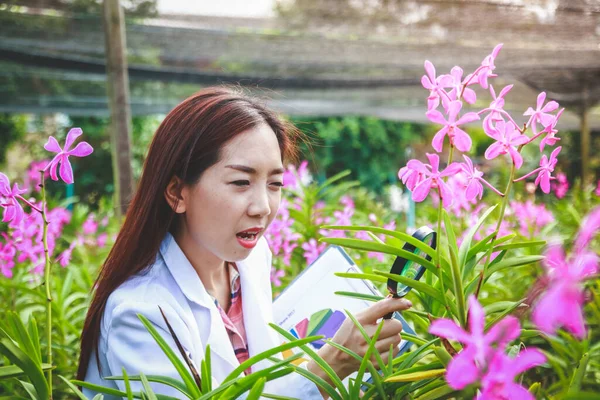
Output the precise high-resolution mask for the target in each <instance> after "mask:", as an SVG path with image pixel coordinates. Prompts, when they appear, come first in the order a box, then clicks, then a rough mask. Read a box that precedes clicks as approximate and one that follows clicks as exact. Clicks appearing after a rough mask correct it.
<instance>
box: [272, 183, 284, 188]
mask: <svg viewBox="0 0 600 400" xmlns="http://www.w3.org/2000/svg"><path fill="white" fill-rule="evenodd" d="M271 185H273V186H277V187H278V188H280V187H283V182H273V183H271Z"/></svg>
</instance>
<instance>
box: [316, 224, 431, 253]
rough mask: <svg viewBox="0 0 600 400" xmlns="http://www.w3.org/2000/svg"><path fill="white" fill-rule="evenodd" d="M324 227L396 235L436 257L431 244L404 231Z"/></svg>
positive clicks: (356, 227) (344, 226) (364, 227)
mask: <svg viewBox="0 0 600 400" xmlns="http://www.w3.org/2000/svg"><path fill="white" fill-rule="evenodd" d="M321 228H322V229H335V230H340V231H367V232H371V233H379V234H384V235H387V236H391V237H394V238H396V239H399V240H401V241H403V242H406V243H410V244H412V245H413V246H415V247H416V248H417V249H419V250H421V251H422V252H423V253H425V254H427V255H428V256H430V257H431V258H434V257H436V251H435V249H433V248H432V247H431V246H428V245H427V244H426V243H424V242H422V241H420V240H419V239H416V238H414V237H413V236H412V235H409V234H407V233H404V232H398V231H393V230H389V229H385V228H380V227H378V226H347V225H323V226H321Z"/></svg>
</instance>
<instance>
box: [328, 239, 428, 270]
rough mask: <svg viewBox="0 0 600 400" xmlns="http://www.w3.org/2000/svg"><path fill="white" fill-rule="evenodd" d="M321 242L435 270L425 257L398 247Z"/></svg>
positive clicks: (364, 242)
mask: <svg viewBox="0 0 600 400" xmlns="http://www.w3.org/2000/svg"><path fill="white" fill-rule="evenodd" d="M319 241H320V242H324V243H330V244H336V245H338V246H343V247H348V248H350V249H355V250H365V251H375V252H377V253H384V254H391V255H394V256H397V257H403V258H406V259H407V260H410V261H413V262H416V263H417V264H420V265H423V266H425V265H429V266H430V267H434V268H435V264H433V263H432V262H431V261H428V260H427V259H426V258H425V257H421V256H419V255H417V254H415V253H413V252H410V251H406V250H403V249H401V248H398V247H394V246H390V245H389V244H382V243H377V242H373V241H370V240H361V239H347V238H328V237H324V238H321V239H319Z"/></svg>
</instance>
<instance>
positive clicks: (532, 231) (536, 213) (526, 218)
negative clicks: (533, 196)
mask: <svg viewBox="0 0 600 400" xmlns="http://www.w3.org/2000/svg"><path fill="white" fill-rule="evenodd" d="M510 212H511V214H513V216H514V220H515V223H516V224H518V228H519V234H520V235H522V236H524V237H527V238H532V237H534V236H537V235H538V234H539V233H540V230H541V229H542V228H543V227H545V226H546V225H548V224H550V223H552V222H554V215H552V213H551V212H550V211H548V210H547V209H546V206H545V205H544V204H534V203H533V202H532V201H531V200H527V201H526V202H524V203H521V202H518V201H511V202H510Z"/></svg>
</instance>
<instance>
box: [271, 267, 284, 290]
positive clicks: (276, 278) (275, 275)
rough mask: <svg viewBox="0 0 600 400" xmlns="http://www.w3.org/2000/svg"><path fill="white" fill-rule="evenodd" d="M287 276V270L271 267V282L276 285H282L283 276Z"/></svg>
mask: <svg viewBox="0 0 600 400" xmlns="http://www.w3.org/2000/svg"><path fill="white" fill-rule="evenodd" d="M284 276H285V271H284V270H282V269H275V268H273V267H271V282H272V283H273V285H275V287H279V286H281V278H283V277H284Z"/></svg>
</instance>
